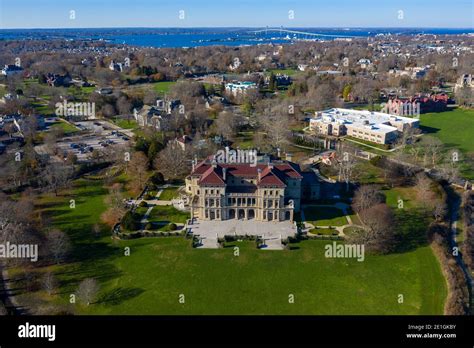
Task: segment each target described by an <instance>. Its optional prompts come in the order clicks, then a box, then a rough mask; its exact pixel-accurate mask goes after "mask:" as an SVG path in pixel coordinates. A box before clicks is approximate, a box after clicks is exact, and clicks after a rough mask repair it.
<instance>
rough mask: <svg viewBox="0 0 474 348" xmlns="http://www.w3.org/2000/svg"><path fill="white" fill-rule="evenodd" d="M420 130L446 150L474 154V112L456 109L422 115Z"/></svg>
mask: <svg viewBox="0 0 474 348" xmlns="http://www.w3.org/2000/svg"><path fill="white" fill-rule="evenodd" d="M421 128H422V130H423V131H424V132H426V133H429V134H433V135H434V136H436V137H437V138H439V139H440V140H441V141H442V142H443V143H444V144H445V145H446V146H447V147H448V148H457V149H459V150H461V151H463V152H465V153H471V152H474V139H473V134H474V110H468V109H461V108H457V109H454V110H452V111H446V112H440V113H429V114H422V115H421Z"/></svg>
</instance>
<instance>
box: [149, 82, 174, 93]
mask: <svg viewBox="0 0 474 348" xmlns="http://www.w3.org/2000/svg"><path fill="white" fill-rule="evenodd" d="M175 83H176V82H174V81H161V82H156V83H153V89H154V90H155V91H156V92H158V93H166V92H168V91H169V89H170V88H171V86H173V85H174V84H175Z"/></svg>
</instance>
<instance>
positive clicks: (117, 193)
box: [94, 183, 126, 235]
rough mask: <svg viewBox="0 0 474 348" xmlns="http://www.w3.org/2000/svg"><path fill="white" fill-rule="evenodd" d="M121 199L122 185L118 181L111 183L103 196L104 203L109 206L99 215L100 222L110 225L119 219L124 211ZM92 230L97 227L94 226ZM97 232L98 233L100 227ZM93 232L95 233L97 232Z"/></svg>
mask: <svg viewBox="0 0 474 348" xmlns="http://www.w3.org/2000/svg"><path fill="white" fill-rule="evenodd" d="M123 200H124V198H123V194H122V185H121V184H119V183H115V184H113V185H112V187H110V188H109V194H108V195H107V197H106V198H105V203H106V204H107V206H108V207H109V208H108V209H107V210H106V211H105V212H104V213H102V215H101V216H100V218H101V220H102V222H104V223H105V224H107V225H109V226H110V227H112V226H114V225H115V224H116V223H118V222H119V221H120V219H121V218H122V216H123V215H124V214H125V211H126V210H125V207H124V204H123ZM94 230H97V229H96V228H95V227H94ZM98 232H99V233H100V228H99V229H98ZM94 233H95V232H94ZM95 234H96V235H97V233H95Z"/></svg>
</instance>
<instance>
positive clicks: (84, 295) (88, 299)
mask: <svg viewBox="0 0 474 348" xmlns="http://www.w3.org/2000/svg"><path fill="white" fill-rule="evenodd" d="M98 292H99V284H98V283H97V281H96V280H95V279H93V278H86V279H84V280H83V281H82V282H81V283H80V284H79V287H78V289H77V297H78V298H79V299H80V300H81V301H82V302H83V303H85V304H86V305H87V306H89V305H90V304H91V303H92V301H94V299H95V298H96V296H97V293H98Z"/></svg>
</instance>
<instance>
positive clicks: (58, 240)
mask: <svg viewBox="0 0 474 348" xmlns="http://www.w3.org/2000/svg"><path fill="white" fill-rule="evenodd" d="M46 246H47V250H48V251H49V252H50V254H51V257H52V259H53V261H54V262H56V264H59V263H61V261H64V259H65V258H66V256H67V254H68V253H69V251H70V250H71V242H70V240H69V237H68V236H67V234H65V233H64V232H62V231H60V230H57V229H55V230H51V231H49V232H48V234H47V236H46Z"/></svg>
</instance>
